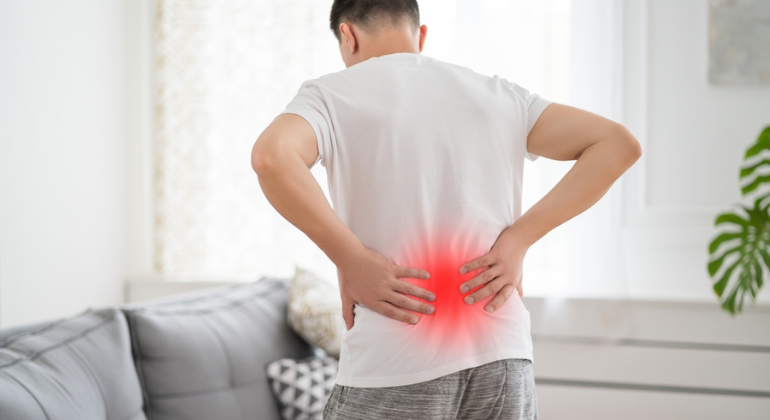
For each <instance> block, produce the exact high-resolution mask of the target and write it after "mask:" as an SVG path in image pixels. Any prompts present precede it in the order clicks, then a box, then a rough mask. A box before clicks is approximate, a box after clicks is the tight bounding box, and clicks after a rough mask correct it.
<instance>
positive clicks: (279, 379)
mask: <svg viewBox="0 0 770 420" xmlns="http://www.w3.org/2000/svg"><path fill="white" fill-rule="evenodd" d="M338 368H339V362H338V361H337V360H336V359H334V358H331V357H317V356H311V357H307V358H305V359H299V360H296V359H279V360H276V361H274V362H271V363H269V364H268V365H267V368H266V373H267V380H268V381H269V382H270V388H271V389H272V390H273V395H275V397H276V399H278V402H279V403H280V405H281V417H282V418H283V420H316V419H317V420H321V419H322V418H323V409H324V405H326V400H328V399H329V394H330V393H331V390H332V387H334V383H335V382H336V379H337V369H338Z"/></svg>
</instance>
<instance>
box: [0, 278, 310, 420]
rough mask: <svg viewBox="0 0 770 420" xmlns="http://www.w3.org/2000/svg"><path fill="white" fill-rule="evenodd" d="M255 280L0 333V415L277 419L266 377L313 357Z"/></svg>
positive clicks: (16, 418)
mask: <svg viewBox="0 0 770 420" xmlns="http://www.w3.org/2000/svg"><path fill="white" fill-rule="evenodd" d="M288 287H289V281H288V280H286V279H274V278H263V279H261V280H259V281H256V282H253V283H248V284H244V285H238V286H229V287H227V286H226V287H220V288H216V289H208V290H203V291H197V292H192V293H186V294H184V295H180V296H177V297H173V298H169V299H163V300H156V301H152V302H146V303H142V304H133V305H131V304H127V305H122V306H117V307H107V308H98V309H89V310H87V311H85V312H83V313H80V314H77V315H74V316H71V317H67V318H63V319H59V320H55V321H50V322H44V323H37V324H34V325H28V326H24V327H18V328H10V329H5V330H0V419H2V420H38V419H41V420H60V419H61V420H64V419H67V420H72V419H77V420H96V419H103V420H145V419H147V420H171V419H185V420H246V419H249V420H277V419H279V418H280V416H279V414H278V413H279V409H278V405H277V403H276V401H275V398H274V397H273V395H272V393H271V391H270V388H269V384H268V381H267V379H266V377H265V366H266V365H267V364H268V363H269V362H272V361H274V360H276V359H280V358H284V357H289V358H304V357H308V356H311V355H314V354H316V351H315V349H314V348H313V347H311V346H310V345H309V344H307V343H306V342H305V341H304V340H302V339H301V338H300V337H299V336H297V335H296V334H295V333H294V332H293V331H292V330H291V329H290V327H289V326H288V323H287V321H286V300H287V296H288Z"/></svg>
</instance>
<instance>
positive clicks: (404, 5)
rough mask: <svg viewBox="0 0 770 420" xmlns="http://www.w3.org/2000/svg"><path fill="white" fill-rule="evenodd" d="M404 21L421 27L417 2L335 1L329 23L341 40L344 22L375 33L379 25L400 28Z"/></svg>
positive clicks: (410, 0)
mask: <svg viewBox="0 0 770 420" xmlns="http://www.w3.org/2000/svg"><path fill="white" fill-rule="evenodd" d="M404 19H407V20H408V21H409V23H411V24H413V25H414V27H415V28H417V27H419V26H420V8H419V6H417V0H334V4H333V5H332V11H331V15H330V16H329V23H330V27H331V30H332V32H334V36H336V37H337V40H340V37H341V35H340V23H342V22H347V23H350V24H353V25H356V26H358V27H361V28H363V29H364V30H366V31H369V32H375V31H376V30H377V29H378V27H379V25H382V24H388V23H389V24H391V25H393V26H398V25H399V24H400V23H401V21H402V20H404Z"/></svg>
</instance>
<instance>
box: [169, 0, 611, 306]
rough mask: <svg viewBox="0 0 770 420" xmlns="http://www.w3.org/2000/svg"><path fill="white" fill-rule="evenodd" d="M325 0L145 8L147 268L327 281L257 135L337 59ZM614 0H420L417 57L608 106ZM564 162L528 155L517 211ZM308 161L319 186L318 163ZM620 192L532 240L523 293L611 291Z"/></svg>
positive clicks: (236, 0)
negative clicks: (150, 164) (150, 125)
mask: <svg viewBox="0 0 770 420" xmlns="http://www.w3.org/2000/svg"><path fill="white" fill-rule="evenodd" d="M331 3H332V2H331V1H330V0H323V1H322V0H273V1H266V0H223V1H220V2H211V3H208V2H187V1H182V0H159V1H158V6H157V7H158V9H157V20H156V48H157V50H156V127H155V129H156V132H155V137H156V149H155V155H156V167H155V181H154V183H155V184H154V185H155V193H156V194H155V252H154V264H155V270H156V271H158V272H159V273H160V274H163V275H166V276H170V277H183V278H186V279H194V278H205V279H222V280H224V279H240V278H242V279H254V278H257V277H259V276H262V275H272V276H284V277H288V276H291V275H292V274H293V272H294V267H295V265H297V264H298V265H300V266H303V267H306V268H308V269H311V270H314V271H316V272H318V273H319V274H321V275H322V276H324V277H327V278H330V279H334V278H336V270H335V268H334V266H333V264H332V263H331V262H330V261H328V259H327V258H326V256H325V255H324V254H323V253H322V252H321V251H320V250H318V249H317V247H316V246H315V244H313V243H312V242H311V241H310V240H309V239H307V238H306V237H305V236H304V234H302V233H301V232H300V231H298V230H297V229H296V228H294V227H293V226H292V225H291V224H289V223H288V222H287V221H286V220H284V219H283V218H282V217H281V216H280V215H279V214H278V213H277V212H276V211H275V210H274V209H273V208H272V206H270V204H269V203H268V202H267V200H266V199H265V198H264V196H263V194H262V192H261V190H260V188H259V185H258V182H257V178H256V176H255V175H254V173H253V171H252V169H251V167H250V164H249V155H250V151H251V146H252V144H253V142H254V140H255V139H256V137H257V135H258V134H259V133H260V132H261V131H262V129H264V127H265V126H267V124H269V122H270V121H271V120H272V119H273V118H274V117H275V116H276V115H277V114H278V113H279V112H280V111H281V110H283V109H284V107H285V106H286V104H287V103H288V102H289V101H290V100H291V98H292V97H293V96H294V94H295V93H296V91H297V89H298V88H299V86H300V84H301V83H302V82H303V81H305V80H307V79H312V78H316V77H319V76H321V75H323V74H327V73H330V72H334V71H339V70H342V69H343V68H344V65H343V63H342V60H341V59H340V57H339V51H338V48H337V43H336V40H335V39H334V37H333V35H332V34H331V32H330V31H329V30H328V15H329V10H330V7H331ZM617 4H619V3H618V2H617V1H616V0H590V1H589V0H453V1H447V0H421V1H420V7H421V14H422V21H423V23H424V24H426V25H428V28H429V30H428V38H427V42H426V45H425V50H424V54H427V55H430V56H433V57H436V58H438V59H441V60H445V61H449V62H453V63H456V64H460V65H464V66H467V67H470V68H472V69H474V70H475V71H477V72H480V73H484V74H489V75H492V74H498V75H500V76H502V77H505V78H507V79H509V80H511V81H514V82H516V83H518V84H520V85H522V86H524V87H525V88H527V89H528V90H530V91H531V92H535V93H538V94H540V95H541V96H543V97H545V98H547V99H550V100H553V101H557V102H561V103H567V104H571V105H574V106H578V107H581V108H584V109H588V110H590V111H593V112H596V113H599V114H601V115H604V116H607V117H609V118H614V119H617V117H618V115H617V114H618V113H617V111H616V109H617V101H616V100H615V98H614V96H613V95H614V93H613V92H615V89H614V86H615V84H616V83H617V80H618V77H619V73H620V72H619V71H618V69H617V67H618V66H617V65H616V62H617V61H618V60H617V55H616V54H615V51H616V48H615V45H617V44H616V42H615V37H614V34H616V33H617V32H618V31H617V28H616V27H615V25H616V24H617V19H614V17H615V15H616V14H617V13H618V8H617V6H616V5H617ZM570 166H571V164H570V163H564V162H552V161H547V160H546V159H539V160H538V161H536V162H534V163H529V162H528V163H527V167H526V168H525V184H524V205H523V209H524V210H526V208H528V207H529V206H530V205H531V204H533V203H534V202H535V201H536V200H537V199H539V197H541V196H542V195H543V194H545V193H546V192H547V191H548V190H549V189H550V187H551V186H553V185H554V184H555V183H556V182H557V181H558V180H559V179H560V178H561V176H562V175H563V174H564V173H566V171H567V170H568V169H569V167H570ZM313 173H314V175H315V176H316V178H317V179H318V181H319V183H320V184H321V186H322V187H323V188H324V189H325V188H326V178H325V173H324V169H323V168H322V167H321V166H320V165H316V167H314V168H313ZM616 195H617V194H616V192H614V191H611V192H610V193H609V194H608V196H607V197H605V198H604V199H603V200H602V201H601V202H600V203H599V204H598V205H597V206H595V208H592V209H591V210H589V211H588V212H586V213H585V214H583V215H581V216H579V217H578V218H576V219H575V220H573V221H571V222H570V223H569V224H568V225H565V226H563V227H560V228H558V229H556V230H555V231H554V232H552V233H551V234H549V235H548V236H547V237H546V238H545V239H544V240H543V241H541V243H538V244H537V245H536V246H535V247H533V248H532V249H531V250H530V254H529V256H528V258H527V261H526V265H525V279H526V280H525V291H526V293H528V294H536V295H563V296H574V295H590V296H595V295H607V294H617V293H622V281H619V277H617V276H616V274H617V270H616V269H615V268H613V267H615V265H614V264H616V261H615V262H613V255H615V254H614V253H613V251H612V249H613V247H616V245H617V243H616V242H617V240H619V239H618V238H619V235H618V233H617V223H616V219H617V217H616V216H617V214H616V212H614V211H613V206H614V205H615V204H614V203H615V202H616V198H615V196H616Z"/></svg>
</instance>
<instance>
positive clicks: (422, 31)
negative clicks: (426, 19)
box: [420, 25, 428, 52]
mask: <svg viewBox="0 0 770 420" xmlns="http://www.w3.org/2000/svg"><path fill="white" fill-rule="evenodd" d="M426 36H428V27H427V26H425V25H422V26H420V52H422V47H423V46H424V45H425V37H426Z"/></svg>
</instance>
